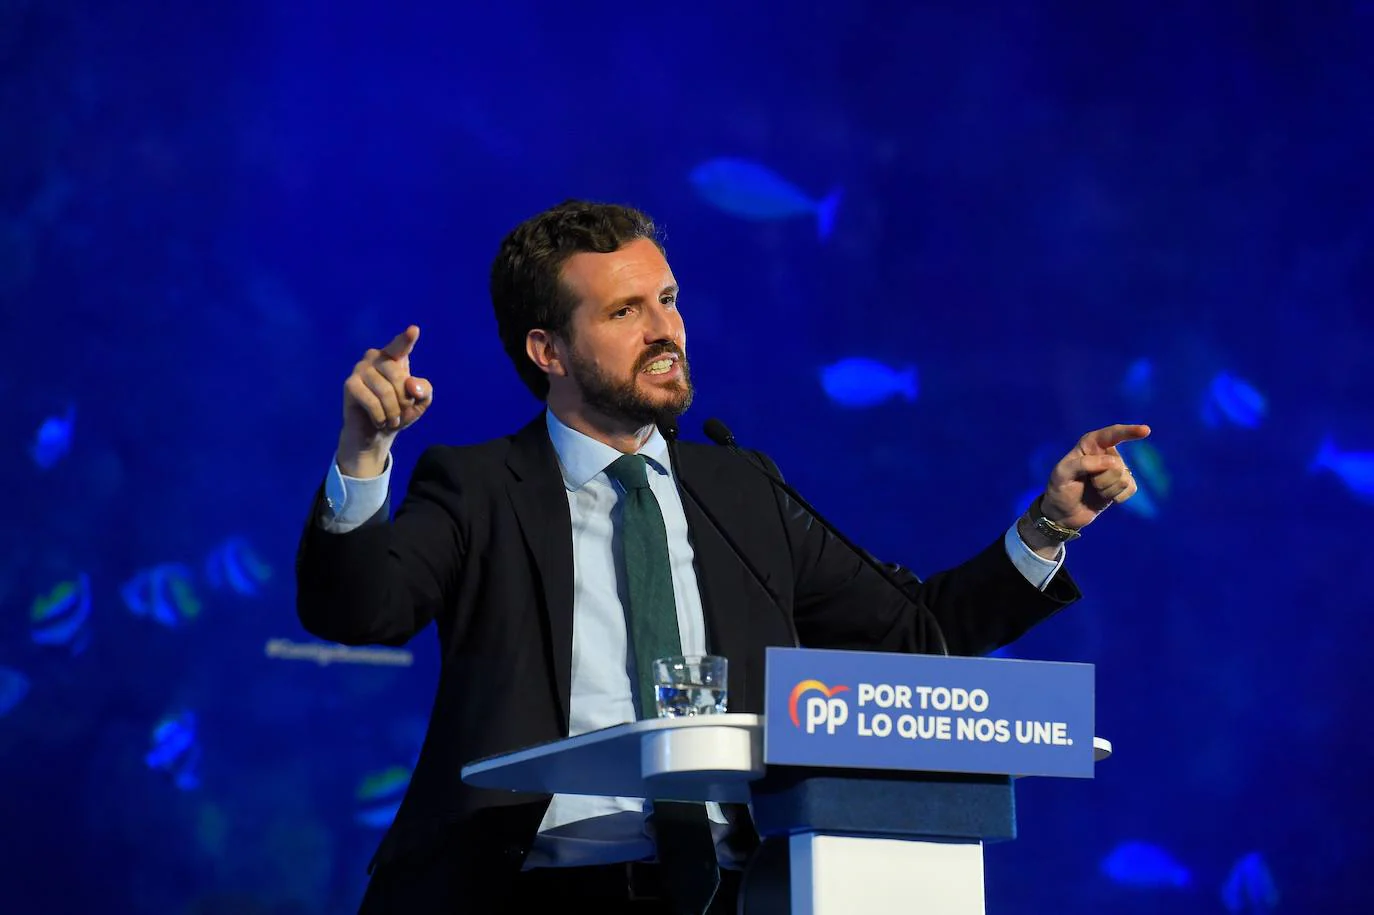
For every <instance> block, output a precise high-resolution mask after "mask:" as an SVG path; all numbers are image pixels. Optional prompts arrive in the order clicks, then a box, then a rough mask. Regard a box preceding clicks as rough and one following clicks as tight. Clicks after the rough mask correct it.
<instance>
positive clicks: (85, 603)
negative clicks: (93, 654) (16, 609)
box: [29, 572, 91, 655]
mask: <svg viewBox="0 0 1374 915" xmlns="http://www.w3.org/2000/svg"><path fill="white" fill-rule="evenodd" d="M90 616H91V579H90V577H89V576H88V575H87V574H86V573H85V572H81V573H79V574H78V575H77V576H76V578H73V579H69V580H67V581H61V582H58V583H57V585H55V586H54V587H53V589H52V590H51V591H49V592H48V593H46V594H40V595H38V596H37V597H35V598H34V599H33V606H32V608H31V609H30V611H29V637H30V638H31V639H33V641H34V642H35V643H36V644H38V645H62V646H65V647H66V648H68V649H69V650H70V651H71V653H72V654H73V655H79V654H81V652H83V651H85V650H86V646H87V645H88V644H89V643H90V640H91V630H90V626H89V619H90Z"/></svg>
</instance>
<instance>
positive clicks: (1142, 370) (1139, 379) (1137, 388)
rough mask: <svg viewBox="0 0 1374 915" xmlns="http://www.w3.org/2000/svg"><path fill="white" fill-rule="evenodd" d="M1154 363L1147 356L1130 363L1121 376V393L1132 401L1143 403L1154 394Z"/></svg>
mask: <svg viewBox="0 0 1374 915" xmlns="http://www.w3.org/2000/svg"><path fill="white" fill-rule="evenodd" d="M1154 378H1155V365H1154V362H1152V361H1151V360H1150V358H1149V357H1148V356H1142V357H1141V358H1139V359H1137V360H1136V361H1135V362H1132V363H1131V366H1130V368H1128V369H1126V374H1125V375H1123V376H1122V378H1121V393H1122V394H1123V395H1125V396H1126V398H1127V399H1128V400H1130V401H1131V402H1132V403H1145V402H1146V401H1148V400H1149V399H1150V398H1151V397H1152V396H1153V395H1154Z"/></svg>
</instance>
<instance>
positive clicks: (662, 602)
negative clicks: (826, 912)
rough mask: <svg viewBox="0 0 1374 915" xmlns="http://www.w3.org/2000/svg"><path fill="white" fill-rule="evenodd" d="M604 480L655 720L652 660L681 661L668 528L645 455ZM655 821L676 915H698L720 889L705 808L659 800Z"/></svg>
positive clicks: (643, 684)
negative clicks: (614, 499)
mask: <svg viewBox="0 0 1374 915" xmlns="http://www.w3.org/2000/svg"><path fill="white" fill-rule="evenodd" d="M606 474H607V476H609V477H610V478H611V479H613V480H615V481H616V482H617V483H619V484H620V485H621V487H622V488H623V489H624V490H625V494H624V496H622V497H621V507H620V544H621V552H622V557H623V558H624V561H625V581H626V592H627V598H628V601H629V605H630V606H629V614H628V616H629V629H630V643H631V645H632V646H633V651H634V662H635V673H636V678H635V680H636V682H637V684H638V685H639V717H640V718H656V717H657V716H658V706H657V702H656V697H655V690H654V667H653V665H654V660H655V659H657V658H665V657H668V656H669V655H678V654H682V637H681V635H680V634H679V633H678V628H677V602H676V600H674V598H673V572H672V565H671V564H670V563H669V560H668V529H667V528H666V527H665V526H664V524H663V512H662V511H661V510H660V509H659V507H658V500H657V499H655V498H654V494H653V491H652V490H651V489H649V475H648V468H647V467H646V465H645V461H644V458H643V457H642V456H641V455H638V454H624V455H621V456H620V457H619V458H617V459H616V460H615V462H614V463H612V464H611V466H609V467H607V468H606ZM653 819H654V836H655V844H656V845H657V846H658V858H659V862H660V864H661V865H662V866H663V877H664V882H665V883H666V884H667V887H668V890H669V892H670V894H671V897H672V899H671V901H672V903H673V907H674V911H675V912H677V913H681V915H701V913H703V912H705V911H706V908H707V907H708V906H709V905H710V904H711V899H712V897H714V896H715V892H716V887H717V886H719V884H720V871H719V870H718V868H717V866H716V852H715V843H714V841H713V840H712V838H711V827H710V822H709V820H708V819H707V817H706V807H705V806H704V805H702V804H689V803H678V802H674V801H657V800H656V801H654V816H653Z"/></svg>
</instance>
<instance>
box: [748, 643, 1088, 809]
mask: <svg viewBox="0 0 1374 915" xmlns="http://www.w3.org/2000/svg"><path fill="white" fill-rule="evenodd" d="M811 679H816V680H820V681H821V682H822V683H824V684H825V685H826V687H828V688H830V689H831V690H833V689H834V688H835V687H836V686H839V685H844V686H847V687H849V688H848V689H847V690H845V691H843V692H840V693H836V694H835V698H837V699H840V700H843V701H844V703H845V705H846V706H847V707H848V717H847V718H846V720H845V721H844V723H843V724H839V725H837V726H836V727H835V729H834V732H833V733H831V731H830V726H829V725H828V724H827V723H824V722H823V723H821V724H818V725H816V727H815V730H814V731H809V732H808V730H807V710H806V704H807V700H808V699H811V698H816V699H822V700H824V698H825V697H824V696H823V695H822V693H820V692H819V691H816V690H814V689H813V690H808V691H806V692H805V693H802V694H801V696H800V697H799V698H798V700H797V719H798V721H799V722H800V726H798V725H794V724H793V723H792V720H791V715H790V711H789V706H790V700H791V696H792V690H793V689H794V688H795V687H796V686H797V684H799V683H801V682H803V681H805V680H811ZM1094 679H1095V671H1094V670H1093V668H1092V666H1091V665H1088V664H1064V663H1056V662H1029V661H1024V660H994V659H990V658H934V657H929V656H925V655H921V656H916V657H906V656H902V655H897V654H891V653H876V652H856V651H817V650H815V649H809V650H808V649H803V650H797V649H793V648H770V649H768V673H767V681H768V682H767V692H766V697H767V698H766V700H765V706H764V709H765V711H766V713H767V716H766V720H765V723H764V748H763V760H764V762H765V763H768V764H769V765H774V764H781V765H796V766H848V767H851V768H859V769H864V768H877V769H925V770H932V771H939V772H991V773H997V774H1012V775H1047V776H1058V777H1066V778H1093V777H1095V776H1096V774H1097V773H1096V767H1095V765H1094V762H1093V738H1094V737H1095V736H1099V735H1097V734H1096V733H1095V731H1094V727H1093V725H1094V721H1093V694H1094V688H1093V684H1094ZM865 683H866V684H868V685H870V686H872V687H874V688H875V695H874V696H865V697H862V698H861V697H860V696H859V689H860V685H861V684H865ZM902 686H905V687H906V688H907V690H908V695H907V702H906V705H905V706H899V705H897V704H896V701H895V688H897V687H902ZM920 686H925V687H944V688H945V689H946V690H950V689H955V688H958V689H963V690H965V691H970V692H971V691H973V690H979V689H981V690H982V691H983V692H984V693H985V694H986V696H987V707H986V708H985V709H983V710H982V711H974V710H972V709H970V708H963V709H960V710H955V709H954V708H952V707H951V704H952V702H953V700H952V699H949V698H948V697H947V698H946V699H945V700H944V701H946V702H948V703H951V704H946V706H945V708H944V710H943V711H942V710H940V709H937V708H935V705H934V703H935V701H936V700H935V699H934V697H933V694H931V695H932V698H931V700H929V702H928V704H927V706H926V707H925V708H922V706H921V696H920V694H919V693H917V691H916V688H917V687H920ZM884 687H887V688H886V689H884ZM880 700H881V701H885V702H888V703H889V704H888V705H886V706H884V705H882V704H880ZM880 714H881V715H886V716H887V718H888V721H889V724H890V725H891V732H890V733H888V734H887V735H885V736H883V735H880V734H878V733H877V730H878V728H877V726H876V725H875V724H874V719H875V718H876V717H877V716H878V715H880ZM860 715H863V716H864V720H865V722H866V728H865V730H866V732H867V733H864V734H860V732H859V716H860ZM903 716H909V717H911V718H913V719H915V718H925V719H926V721H927V722H929V721H930V720H931V719H937V720H938V719H940V718H945V719H947V720H948V727H949V737H948V738H938V737H929V738H926V737H916V738H912V737H904V736H902V734H901V732H900V731H899V725H898V721H899V719H901V718H902V717H903ZM980 719H983V720H986V721H988V722H989V723H992V722H996V721H998V720H999V719H1000V720H1004V721H1006V722H1007V733H1008V735H1010V739H1009V740H1008V741H1006V742H1004V743H999V742H997V741H996V740H992V739H987V740H983V739H978V740H970V739H967V738H965V739H960V736H959V734H960V731H959V722H960V721H961V720H964V721H969V722H977V721H978V720H980ZM1018 721H1019V722H1024V723H1026V724H1025V726H1026V727H1027V731H1026V733H1031V731H1030V730H1029V728H1030V726H1031V723H1033V722H1041V723H1049V722H1059V723H1060V724H1062V725H1064V733H1065V734H1066V735H1067V736H1068V738H1069V739H1070V740H1072V741H1073V744H1072V745H1055V744H1050V743H1043V744H1035V743H1021V742H1020V741H1019V740H1018V739H1017V734H1018V731H1017V727H1016V723H1017V722H1018ZM918 726H919V725H917V724H915V723H913V724H912V725H911V727H912V729H913V733H914V732H915V729H916V728H917V727H918ZM927 727H930V725H929V724H927ZM922 732H923V733H932V732H929V731H925V730H924V729H923V731H922ZM934 733H938V732H934ZM1103 736H1105V735H1103ZM1107 739H1108V740H1109V741H1110V739H1111V738H1110V737H1108V738H1107ZM1031 790H1035V789H1031Z"/></svg>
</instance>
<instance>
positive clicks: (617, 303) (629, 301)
mask: <svg viewBox="0 0 1374 915" xmlns="http://www.w3.org/2000/svg"><path fill="white" fill-rule="evenodd" d="M658 294H659V295H677V294H678V285H677V283H669V284H668V285H667V286H664V287H663V288H662V289H660V290H659V292H658ZM642 301H644V296H642V295H637V294H636V295H627V296H624V297H623V298H619V299H615V300H614V301H612V302H611V303H610V304H609V305H607V306H606V310H607V311H619V310H620V309H622V308H624V307H625V306H626V305H637V304H638V303H640V302H642Z"/></svg>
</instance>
